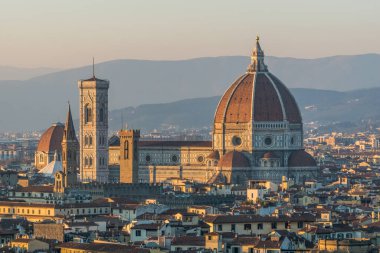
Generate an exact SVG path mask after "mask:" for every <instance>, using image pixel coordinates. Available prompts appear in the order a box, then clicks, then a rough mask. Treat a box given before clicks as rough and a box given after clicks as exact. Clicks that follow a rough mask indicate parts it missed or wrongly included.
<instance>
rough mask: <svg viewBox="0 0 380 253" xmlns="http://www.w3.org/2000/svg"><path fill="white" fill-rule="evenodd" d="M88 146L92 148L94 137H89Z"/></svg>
mask: <svg viewBox="0 0 380 253" xmlns="http://www.w3.org/2000/svg"><path fill="white" fill-rule="evenodd" d="M88 144H89V145H90V146H92V136H91V135H90V137H88Z"/></svg>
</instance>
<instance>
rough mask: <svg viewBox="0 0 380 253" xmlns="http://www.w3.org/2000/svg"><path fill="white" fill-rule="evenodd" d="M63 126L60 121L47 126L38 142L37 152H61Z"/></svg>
mask: <svg viewBox="0 0 380 253" xmlns="http://www.w3.org/2000/svg"><path fill="white" fill-rule="evenodd" d="M64 128H65V126H64V125H63V124H62V123H55V124H53V125H52V126H51V127H49V128H48V129H47V130H46V131H45V132H44V133H43V134H42V136H41V139H40V141H39V142H38V146H37V152H44V153H51V152H53V153H54V152H55V151H58V152H61V150H62V146H61V143H62V138H63V131H64Z"/></svg>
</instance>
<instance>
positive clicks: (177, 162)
mask: <svg viewBox="0 0 380 253" xmlns="http://www.w3.org/2000/svg"><path fill="white" fill-rule="evenodd" d="M109 86H110V84H109V81H107V80H101V79H98V78H96V77H95V75H94V76H93V77H92V78H90V79H87V80H80V81H79V82H78V88H79V93H80V113H79V115H80V129H79V139H80V141H79V143H78V141H77V139H76V136H75V132H74V127H73V124H72V119H71V112H70V110H69V113H68V117H67V120H66V125H65V127H64V130H63V131H62V129H61V130H60V131H62V132H63V133H62V134H61V135H60V136H61V139H62V145H61V149H60V151H61V153H62V168H63V169H62V172H60V173H56V185H55V187H56V189H57V191H59V189H60V187H62V186H64V187H65V186H66V187H67V186H69V185H70V184H75V183H76V181H77V180H78V181H80V182H103V183H106V182H120V183H161V182H164V181H167V180H170V179H186V180H193V181H195V182H200V183H208V184H212V183H231V184H246V183H247V181H248V180H253V179H254V180H269V181H272V182H274V183H280V182H281V181H282V179H283V178H284V177H286V178H289V179H293V180H294V181H295V182H296V183H302V182H303V181H304V180H305V179H307V178H311V177H316V176H317V174H318V167H317V164H316V162H315V160H314V159H313V157H312V156H311V155H309V154H308V153H307V152H306V151H305V150H304V149H303V125H302V117H301V113H300V110H299V108H298V105H297V103H296V101H295V99H294V97H293V95H292V94H291V93H290V91H289V90H288V89H287V88H286V86H285V85H284V84H283V83H282V82H281V81H280V80H279V79H278V78H277V77H276V76H274V75H273V74H272V73H270V72H269V70H268V67H267V66H266V65H265V56H264V51H263V50H262V49H261V46H260V43H259V39H258V38H257V40H256V46H255V48H254V50H253V51H252V54H251V63H250V64H249V66H248V68H247V70H246V72H245V73H244V74H243V75H241V76H240V77H238V78H237V79H236V81H234V82H233V83H232V84H231V85H230V87H229V88H228V89H227V90H226V91H225V93H224V95H223V96H222V97H221V99H220V101H219V104H218V106H217V108H216V110H215V115H214V121H213V133H212V140H211V141H146V140H143V139H140V131H139V130H121V131H120V132H119V135H118V136H117V137H115V136H114V137H112V138H111V139H110V140H108V89H109ZM51 132H52V131H51ZM44 135H45V134H44ZM44 135H43V136H44ZM51 135H52V134H50V136H51ZM57 135H58V134H57ZM62 135H63V136H62ZM45 138H46V137H45ZM51 138H53V137H51ZM40 142H42V138H41V141H40ZM45 142H46V140H45ZM50 142H51V141H50ZM55 142H57V141H55ZM55 142H54V141H53V143H55ZM42 146H44V145H42V144H41V147H42ZM45 146H46V145H45ZM39 147H40V145H39ZM45 149H46V150H37V152H36V161H39V159H40V157H42V155H43V154H45V153H49V152H51V150H49V148H46V147H45ZM44 152H45V153H44ZM76 154H79V155H78V156H77V155H76ZM41 161H43V159H42V158H41ZM36 164H38V163H36ZM76 166H78V167H79V169H76ZM77 174H79V176H78V175H77ZM57 177H58V178H57Z"/></svg>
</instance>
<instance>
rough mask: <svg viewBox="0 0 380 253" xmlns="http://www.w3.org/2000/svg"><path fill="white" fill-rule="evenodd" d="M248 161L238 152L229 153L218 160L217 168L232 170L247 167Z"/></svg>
mask: <svg viewBox="0 0 380 253" xmlns="http://www.w3.org/2000/svg"><path fill="white" fill-rule="evenodd" d="M249 166H250V164H249V160H248V158H247V157H245V155H244V154H243V153H241V152H238V151H230V152H228V153H226V154H225V155H224V156H222V158H221V159H220V161H219V163H218V167H220V168H234V167H249Z"/></svg>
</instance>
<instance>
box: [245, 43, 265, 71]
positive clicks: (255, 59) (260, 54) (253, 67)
mask: <svg viewBox="0 0 380 253" xmlns="http://www.w3.org/2000/svg"><path fill="white" fill-rule="evenodd" d="M267 71H268V67H267V65H265V63H264V51H263V50H262V49H261V46H260V37H259V36H256V47H255V48H254V49H253V50H252V54H251V64H249V65H248V69H247V73H255V72H267Z"/></svg>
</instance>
